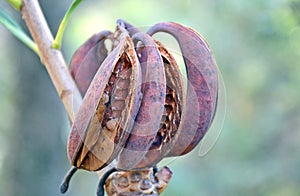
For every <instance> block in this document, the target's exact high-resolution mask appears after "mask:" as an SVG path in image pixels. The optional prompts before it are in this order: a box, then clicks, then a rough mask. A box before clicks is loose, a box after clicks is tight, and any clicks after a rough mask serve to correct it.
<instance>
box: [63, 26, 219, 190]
mask: <svg viewBox="0 0 300 196" xmlns="http://www.w3.org/2000/svg"><path fill="white" fill-rule="evenodd" d="M157 32H165V33H168V34H170V35H172V36H174V38H175V39H176V40H177V41H178V44H179V46H180V49H181V54H182V56H183V59H184V63H185V68H186V72H187V77H186V81H187V85H186V86H185V84H184V80H185V78H184V76H183V75H182V73H181V72H180V69H179V65H178V64H177V62H176V60H175V58H174V57H173V56H172V54H171V53H170V52H169V51H168V50H167V49H166V47H165V46H164V45H163V44H162V43H161V42H159V41H157V40H154V39H153V37H152V35H153V34H155V33H157ZM107 41H110V42H111V45H112V48H111V49H108V48H107V46H106V42H107ZM70 69H71V70H70V71H71V74H72V77H73V78H74V80H75V82H76V84H77V86H78V88H79V90H80V92H81V95H82V96H83V97H84V98H83V103H82V105H81V107H80V109H79V112H78V115H77V116H76V118H75V122H74V123H73V125H72V129H71V133H70V137H69V141H68V156H69V159H70V162H71V164H72V165H73V168H72V169H71V170H70V172H69V173H68V175H67V176H66V178H65V180H64V183H63V185H62V187H61V191H62V192H65V191H66V190H67V189H68V184H69V181H70V178H71V176H72V175H73V174H74V173H75V171H76V170H77V169H78V168H79V169H85V170H88V171H98V170H101V169H103V168H105V167H106V166H108V165H109V164H110V163H112V162H113V161H114V162H116V166H115V167H114V168H113V169H112V170H109V171H108V173H106V174H105V175H104V176H103V178H102V179H101V180H100V183H99V187H98V191H97V195H98V196H101V195H104V187H105V190H106V192H107V193H108V195H114V196H118V195H120V196H121V195H159V194H160V193H161V192H162V191H163V190H164V189H165V188H166V186H167V184H168V182H169V180H170V179H171V176H172V172H171V171H170V170H169V169H168V168H167V167H163V168H162V169H161V170H159V171H157V169H153V168H156V165H157V163H158V162H159V161H160V160H162V159H163V158H165V157H172V156H180V155H183V154H186V153H188V152H190V151H191V150H192V149H194V148H195V146H196V145H197V144H198V143H199V141H200V140H201V139H202V138H203V136H204V135H205V133H206V131H207V130H208V129H209V127H210V125H211V123H212V120H213V118H214V114H215V110H216V103H217V97H218V96H217V93H218V75H217V68H216V63H215V60H214V58H213V55H212V52H211V50H210V48H209V46H208V44H207V43H206V41H205V40H204V38H203V37H202V36H201V35H200V34H199V33H197V32H196V31H194V30H192V29H190V28H188V27H185V26H183V25H180V24H177V23H172V22H163V23H158V24H156V25H154V26H152V27H151V28H150V29H149V30H148V32H147V33H143V32H141V31H139V30H138V29H137V28H136V27H134V26H132V25H131V24H129V23H127V22H125V21H123V20H118V21H117V28H116V31H115V33H111V32H109V31H103V32H100V33H98V34H96V35H94V36H92V37H91V38H90V39H89V40H87V41H86V42H85V43H84V44H83V45H82V46H81V47H80V48H79V49H78V50H77V51H76V52H75V54H74V56H73V58H72V60H71V66H70Z"/></svg>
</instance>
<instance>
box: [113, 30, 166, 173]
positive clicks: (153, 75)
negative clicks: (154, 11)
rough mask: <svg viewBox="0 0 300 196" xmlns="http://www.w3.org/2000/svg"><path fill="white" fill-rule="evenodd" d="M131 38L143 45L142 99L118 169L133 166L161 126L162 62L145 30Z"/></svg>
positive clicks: (148, 146) (164, 91)
mask: <svg viewBox="0 0 300 196" xmlns="http://www.w3.org/2000/svg"><path fill="white" fill-rule="evenodd" d="M132 39H133V40H134V41H135V42H137V41H142V42H143V44H144V49H143V52H142V53H141V57H140V58H139V60H140V64H141V66H142V72H143V76H142V93H143V98H142V100H141V105H140V108H139V111H138V114H137V117H136V120H135V124H134V127H133V130H132V132H131V135H130V137H129V138H128V140H127V142H126V146H125V148H124V149H122V151H121V152H120V155H119V158H118V168H120V169H133V168H136V167H137V164H138V163H139V162H140V161H141V160H142V158H143V157H144V155H145V154H146V153H147V151H148V150H149V148H150V147H151V145H152V143H153V141H154V139H155V136H156V132H157V131H158V129H159V126H160V120H161V116H162V114H163V111H164V102H165V94H166V78H165V71H164V64H163V61H162V58H161V55H160V53H159V51H158V48H157V47H156V44H155V42H154V40H153V39H152V38H151V37H150V36H149V35H146V34H144V33H136V34H135V35H134V36H133V37H132Z"/></svg>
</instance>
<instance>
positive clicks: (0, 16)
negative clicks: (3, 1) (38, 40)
mask: <svg viewBox="0 0 300 196" xmlns="http://www.w3.org/2000/svg"><path fill="white" fill-rule="evenodd" d="M0 23H1V24H3V26H4V27H6V28H7V29H8V30H9V31H10V32H11V33H12V34H13V35H14V36H16V37H17V38H18V39H19V40H20V41H22V42H23V43H24V44H25V45H26V46H28V47H29V48H30V49H32V50H33V51H34V52H35V53H36V54H37V55H39V50H38V47H37V45H36V44H35V43H34V41H32V39H30V38H29V37H28V35H27V34H26V33H25V32H24V31H23V30H22V29H21V27H20V26H19V25H18V23H16V22H15V21H14V20H13V19H12V18H11V17H10V16H9V15H8V14H6V13H5V12H4V10H2V9H1V8H0Z"/></svg>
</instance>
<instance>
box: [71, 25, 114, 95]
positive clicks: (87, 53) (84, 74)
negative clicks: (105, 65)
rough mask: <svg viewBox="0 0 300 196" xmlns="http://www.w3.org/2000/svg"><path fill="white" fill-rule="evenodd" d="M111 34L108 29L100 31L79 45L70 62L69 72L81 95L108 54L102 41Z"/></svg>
mask: <svg viewBox="0 0 300 196" xmlns="http://www.w3.org/2000/svg"><path fill="white" fill-rule="evenodd" d="M111 35H112V32H110V31H101V32H100V33H97V34H95V35H93V36H92V37H91V38H89V39H88V40H87V41H86V42H84V44H83V45H81V46H80V47H79V48H78V49H77V50H76V52H75V53H74V55H73V56H72V59H71V62H70V72H71V75H72V77H73V78H74V80H75V82H76V85H77V87H78V89H79V91H80V93H81V95H82V96H84V94H85V93H86V91H87V89H88V87H89V85H90V83H91V81H92V79H93V77H94V75H95V74H96V72H97V71H98V69H99V66H100V65H101V63H102V62H103V61H104V59H105V58H106V57H107V55H108V51H107V49H106V47H105V44H104V41H105V40H106V39H108V38H109V37H110V36H111Z"/></svg>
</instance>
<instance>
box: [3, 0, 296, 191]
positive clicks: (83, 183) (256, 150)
mask: <svg viewBox="0 0 300 196" xmlns="http://www.w3.org/2000/svg"><path fill="white" fill-rule="evenodd" d="M40 3H41V6H42V8H43V10H44V11H45V15H46V18H47V20H48V22H49V25H50V28H51V30H52V32H53V33H55V32H56V30H57V28H58V25H59V23H60V20H61V19H62V17H63V15H64V13H65V11H66V10H67V8H68V6H69V5H70V4H71V0H65V1H59V0H52V1H47V0H40ZM0 6H1V8H3V9H5V10H6V11H7V12H8V13H9V14H10V15H11V16H12V17H13V18H15V19H16V20H17V21H19V22H20V24H21V25H22V27H23V28H24V29H25V30H26V26H25V25H24V21H22V18H21V16H20V14H19V13H17V12H16V11H15V10H13V9H12V8H11V7H9V6H8V5H7V3H6V2H5V1H1V3H0ZM118 18H123V19H125V20H127V21H129V22H131V23H132V24H135V25H136V26H138V27H147V26H149V25H152V24H155V23H157V22H160V21H175V22H179V23H182V24H184V25H187V26H189V27H192V28H194V29H196V30H197V31H199V32H200V33H201V34H202V35H203V36H204V37H205V38H206V39H207V41H208V42H209V44H210V45H211V48H212V50H213V52H214V54H215V58H216V61H217V63H218V66H219V69H220V72H221V73H222V75H223V78H224V82H225V86H226V95H227V112H226V118H225V122H224V126H223V129H222V131H221V134H220V136H219V138H218V140H217V142H216V144H215V145H214V146H213V148H212V149H211V150H210V151H209V152H208V153H207V154H206V155H205V156H204V157H201V156H199V147H198V148H196V149H195V150H194V151H193V152H192V153H190V154H188V155H186V156H183V157H180V158H176V159H172V160H171V161H169V162H168V163H167V164H168V166H169V167H170V168H171V169H172V171H173V173H174V175H173V178H172V180H171V182H170V184H169V187H168V188H167V190H166V191H165V192H164V194H163V196H182V195H189V196H199V195H203V196H206V195H228V196H232V195H246V196H247V195H263V196H265V195H266V196H281V195H285V196H296V195H300V172H299V168H300V132H299V127H300V104H299V97H300V90H299V87H300V65H299V62H300V44H299V43H300V1H299V0H253V1H247V0H200V1H196V0H186V1H180V0H172V1H171V0H153V1H138V0H123V1H117V0H111V1H108V0H101V1H100V0H89V1H84V2H83V3H82V4H81V5H80V6H79V8H78V9H77V10H76V11H75V13H74V15H72V19H71V21H70V23H69V25H68V28H67V32H66V35H65V37H64V41H63V48H62V50H63V53H64V55H65V57H66V60H67V61H68V62H69V61H70V58H71V55H72V53H73V52H74V51H75V50H76V48H77V47H79V45H80V44H81V43H83V42H84V40H86V39H87V38H88V37H89V36H91V35H92V34H94V33H96V32H98V31H100V30H104V29H110V30H114V28H115V21H116V19H118ZM26 31H27V30H26ZM0 48H1V50H0V68H1V70H0V195H3V196H20V195H22V196H35V195H44V196H46V195H49V196H53V195H60V193H59V185H60V182H61V180H62V178H63V176H64V175H65V172H66V171H67V170H68V168H69V161H68V160H67V155H66V144H67V137H68V133H69V129H70V126H69V124H68V119H67V115H66V112H65V111H64V108H63V105H62V104H61V103H60V99H59V97H58V95H57V93H56V91H55V89H54V87H53V85H52V83H51V81H50V79H49V76H48V75H47V72H46V70H45V69H44V67H43V66H42V65H41V63H40V60H39V58H38V57H37V56H36V55H35V54H34V53H33V52H32V51H30V50H29V49H28V48H27V47H26V46H24V45H23V44H22V43H20V42H19V41H18V40H17V39H16V38H14V37H13V36H12V35H11V34H10V33H9V32H8V31H7V30H6V29H5V28H4V27H3V26H0ZM226 95H225V92H223V93H222V95H221V99H222V100H224V99H225V98H226ZM221 108H223V109H224V107H221ZM220 112H224V111H220ZM221 116H222V115H221ZM215 123H216V124H217V127H218V126H221V125H222V118H220V119H218V120H217V122H215ZM212 131H215V132H214V133H215V136H217V135H218V134H217V133H218V130H217V129H216V128H214V130H212ZM97 183H98V177H97V175H96V174H95V173H90V172H85V171H80V172H78V173H77V174H76V175H75V176H74V179H73V180H72V183H71V188H70V190H69V191H68V193H67V194H66V196H80V195H95V191H96V186H97Z"/></svg>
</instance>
